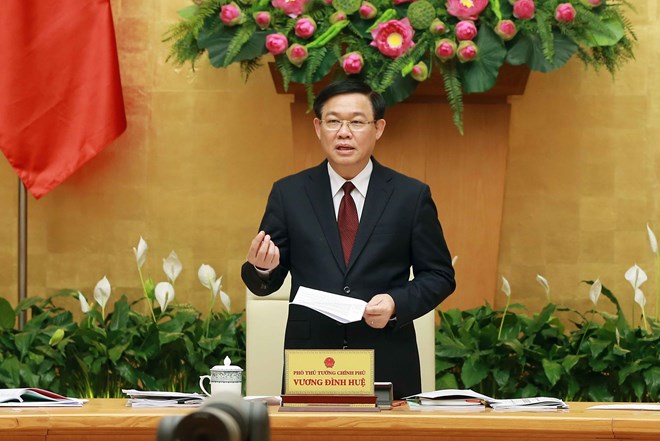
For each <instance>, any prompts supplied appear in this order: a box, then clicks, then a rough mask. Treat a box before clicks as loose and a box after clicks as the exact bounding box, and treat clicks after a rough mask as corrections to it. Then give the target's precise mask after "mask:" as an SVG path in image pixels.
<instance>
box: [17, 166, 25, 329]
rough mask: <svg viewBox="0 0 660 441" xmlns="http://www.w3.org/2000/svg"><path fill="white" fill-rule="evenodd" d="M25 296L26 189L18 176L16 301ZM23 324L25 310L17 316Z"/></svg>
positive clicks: (20, 327)
mask: <svg viewBox="0 0 660 441" xmlns="http://www.w3.org/2000/svg"><path fill="white" fill-rule="evenodd" d="M26 298H27V190H26V188H25V184H23V181H21V178H18V302H19V303H20V302H22V301H23V300H25V299H26ZM23 326H25V311H21V313H20V315H19V316H18V329H23Z"/></svg>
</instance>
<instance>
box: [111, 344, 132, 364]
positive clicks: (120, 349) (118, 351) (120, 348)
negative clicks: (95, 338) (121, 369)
mask: <svg viewBox="0 0 660 441" xmlns="http://www.w3.org/2000/svg"><path fill="white" fill-rule="evenodd" d="M129 346H130V342H129V343H126V344H123V345H116V346H113V347H112V348H110V349H109V350H108V358H109V359H110V361H112V362H113V363H116V362H117V361H118V360H119V359H120V358H121V356H122V354H123V353H124V351H125V350H126V348H128V347H129Z"/></svg>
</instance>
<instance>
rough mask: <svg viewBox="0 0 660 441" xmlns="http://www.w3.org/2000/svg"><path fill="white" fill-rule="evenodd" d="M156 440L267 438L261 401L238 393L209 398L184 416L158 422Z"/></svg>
mask: <svg viewBox="0 0 660 441" xmlns="http://www.w3.org/2000/svg"><path fill="white" fill-rule="evenodd" d="M156 440H157V441H269V440H270V428H269V424H268V410H267V408H266V405H265V404H264V403H255V402H248V401H245V400H243V398H241V397H240V396H238V395H236V396H234V395H229V394H228V395H226V396H223V397H220V398H216V397H212V398H210V399H208V400H206V401H205V402H204V404H203V405H202V407H200V408H199V410H197V411H195V412H192V413H190V414H188V415H186V416H183V417H181V416H166V417H163V418H162V419H161V420H160V423H159V424H158V432H157V435H156Z"/></svg>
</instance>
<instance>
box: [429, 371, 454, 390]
mask: <svg viewBox="0 0 660 441" xmlns="http://www.w3.org/2000/svg"><path fill="white" fill-rule="evenodd" d="M435 388H436V389H437V390H439V389H458V388H459V386H458V382H457V381H456V377H455V376H454V374H450V373H446V374H444V375H443V376H441V377H439V378H436V380H435Z"/></svg>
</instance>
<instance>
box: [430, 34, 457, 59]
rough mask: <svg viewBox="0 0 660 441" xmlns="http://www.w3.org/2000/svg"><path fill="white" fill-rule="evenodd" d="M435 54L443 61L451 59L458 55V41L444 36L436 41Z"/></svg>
mask: <svg viewBox="0 0 660 441" xmlns="http://www.w3.org/2000/svg"><path fill="white" fill-rule="evenodd" d="M435 55H436V57H438V58H440V60H442V61H447V60H451V59H452V58H454V56H455V55H456V42H455V41H454V40H450V39H448V38H443V39H442V40H438V41H437V42H436V43H435Z"/></svg>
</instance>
